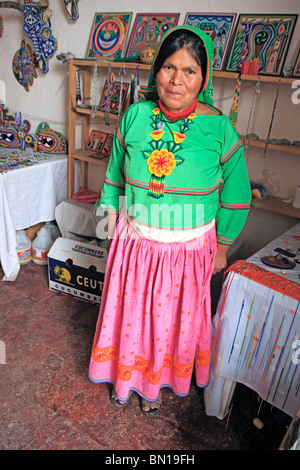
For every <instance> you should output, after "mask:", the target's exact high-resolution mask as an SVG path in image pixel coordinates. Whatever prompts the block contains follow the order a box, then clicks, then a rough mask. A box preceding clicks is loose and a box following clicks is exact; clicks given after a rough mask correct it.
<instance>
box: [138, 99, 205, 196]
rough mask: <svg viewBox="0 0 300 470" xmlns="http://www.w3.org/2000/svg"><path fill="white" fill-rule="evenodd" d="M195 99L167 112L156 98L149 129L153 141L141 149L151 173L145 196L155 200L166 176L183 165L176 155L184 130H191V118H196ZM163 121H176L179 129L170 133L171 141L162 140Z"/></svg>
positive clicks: (162, 189)
mask: <svg viewBox="0 0 300 470" xmlns="http://www.w3.org/2000/svg"><path fill="white" fill-rule="evenodd" d="M197 103H198V100H197V99H196V100H195V101H194V103H193V104H192V106H190V107H189V108H187V109H186V110H184V111H183V112H182V113H170V112H169V111H168V110H167V109H166V108H165V106H164V105H163V103H162V102H161V101H160V100H159V107H155V108H154V109H153V110H152V113H153V116H152V127H153V131H152V132H150V134H149V135H150V137H151V138H152V140H151V141H150V142H149V145H150V148H148V149H146V150H144V151H142V154H143V157H144V159H145V160H146V161H147V164H148V171H149V173H150V174H151V177H150V183H149V189H148V196H151V197H154V198H156V199H158V198H160V197H164V187H165V177H166V176H168V175H170V174H171V173H172V171H173V170H174V169H175V168H176V167H178V166H180V165H182V164H183V162H184V158H183V157H181V156H180V155H178V152H179V151H180V150H182V145H181V144H182V142H183V141H184V140H185V138H186V135H185V133H186V132H187V131H189V130H190V126H191V125H192V124H193V119H194V118H195V117H196V114H195V112H194V111H195V109H196V106H197ZM165 122H171V123H173V122H178V125H179V131H177V132H173V140H169V141H167V142H166V141H164V140H163V135H164V134H165V131H164V130H163V129H164V126H165Z"/></svg>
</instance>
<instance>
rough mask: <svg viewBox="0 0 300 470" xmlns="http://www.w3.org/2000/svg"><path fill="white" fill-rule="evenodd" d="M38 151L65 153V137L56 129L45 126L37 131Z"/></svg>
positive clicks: (66, 145) (66, 148) (66, 147)
mask: <svg viewBox="0 0 300 470" xmlns="http://www.w3.org/2000/svg"><path fill="white" fill-rule="evenodd" d="M38 151H39V152H45V153H56V154H59V153H67V151H68V142H67V139H66V138H65V137H64V136H63V135H62V134H61V133H60V132H57V131H54V130H53V129H50V128H47V129H42V130H40V131H39V134H38Z"/></svg>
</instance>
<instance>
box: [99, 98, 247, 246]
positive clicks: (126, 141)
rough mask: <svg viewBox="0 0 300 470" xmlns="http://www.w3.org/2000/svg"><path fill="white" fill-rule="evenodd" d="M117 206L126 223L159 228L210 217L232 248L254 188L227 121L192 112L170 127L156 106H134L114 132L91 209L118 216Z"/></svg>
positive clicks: (194, 224) (219, 116)
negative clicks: (125, 215) (126, 217)
mask: <svg viewBox="0 0 300 470" xmlns="http://www.w3.org/2000/svg"><path fill="white" fill-rule="evenodd" d="M221 181H223V183H224V184H223V187H222V190H221V194H219V192H220V191H219V189H220V183H221ZM120 201H121V202H122V203H123V204H124V205H125V208H126V211H127V213H128V214H129V216H130V217H132V218H133V219H135V220H136V221H138V222H139V223H141V224H144V225H148V226H152V227H157V228H161V229H171V230H172V229H177V230H178V229H179V230H180V229H182V230H184V229H192V228H196V227H200V226H203V225H205V224H208V223H209V222H211V221H212V220H213V219H215V220H216V230H217V240H218V242H220V243H224V244H231V243H233V241H234V240H235V238H236V237H237V236H238V234H239V233H240V231H241V230H242V228H243V226H244V223H245V221H246V217H247V214H248V211H249V208H250V201H251V190H250V185H249V179H248V175H247V169H246V164H245V160H244V153H243V146H242V142H241V141H240V139H239V136H238V134H237V132H236V130H235V128H234V127H233V125H232V123H231V122H230V120H229V119H228V117H226V116H224V115H222V114H203V115H199V114H194V113H191V114H190V115H189V116H188V117H187V118H186V119H183V120H181V121H177V122H174V123H171V122H169V121H167V119H166V118H165V117H164V115H163V114H162V113H161V111H160V109H159V108H158V106H157V104H156V103H154V102H153V101H142V102H139V103H135V104H133V105H131V106H130V107H129V108H128V109H127V111H126V113H125V114H124V116H123V119H122V121H121V123H120V125H119V126H118V128H117V129H116V132H115V136H114V144H113V150H112V153H111V156H110V160H109V164H108V168H107V172H106V176H105V181H104V185H103V189H102V192H101V198H100V200H99V201H98V202H97V204H96V205H99V204H100V206H101V207H102V208H103V209H105V211H107V212H108V213H118V212H119V210H120Z"/></svg>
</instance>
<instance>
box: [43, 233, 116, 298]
mask: <svg viewBox="0 0 300 470" xmlns="http://www.w3.org/2000/svg"><path fill="white" fill-rule="evenodd" d="M106 261H107V251H106V249H105V248H100V247H98V246H94V245H89V244H87V243H82V242H78V241H75V240H69V239H67V238H57V239H56V240H55V242H54V244H53V245H52V247H51V249H50V251H49V253H48V270H49V271H48V272H49V288H50V290H54V291H57V292H61V293H62V294H70V295H73V296H74V297H77V298H78V299H81V300H85V301H87V302H92V303H96V304H100V301H101V295H102V288H103V283H104V274H105V267H106Z"/></svg>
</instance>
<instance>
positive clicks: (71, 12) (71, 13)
mask: <svg viewBox="0 0 300 470" xmlns="http://www.w3.org/2000/svg"><path fill="white" fill-rule="evenodd" d="M63 2H64V6H65V9H66V12H67V14H68V18H69V19H70V20H71V21H76V20H78V18H79V9H78V0H63Z"/></svg>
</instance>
